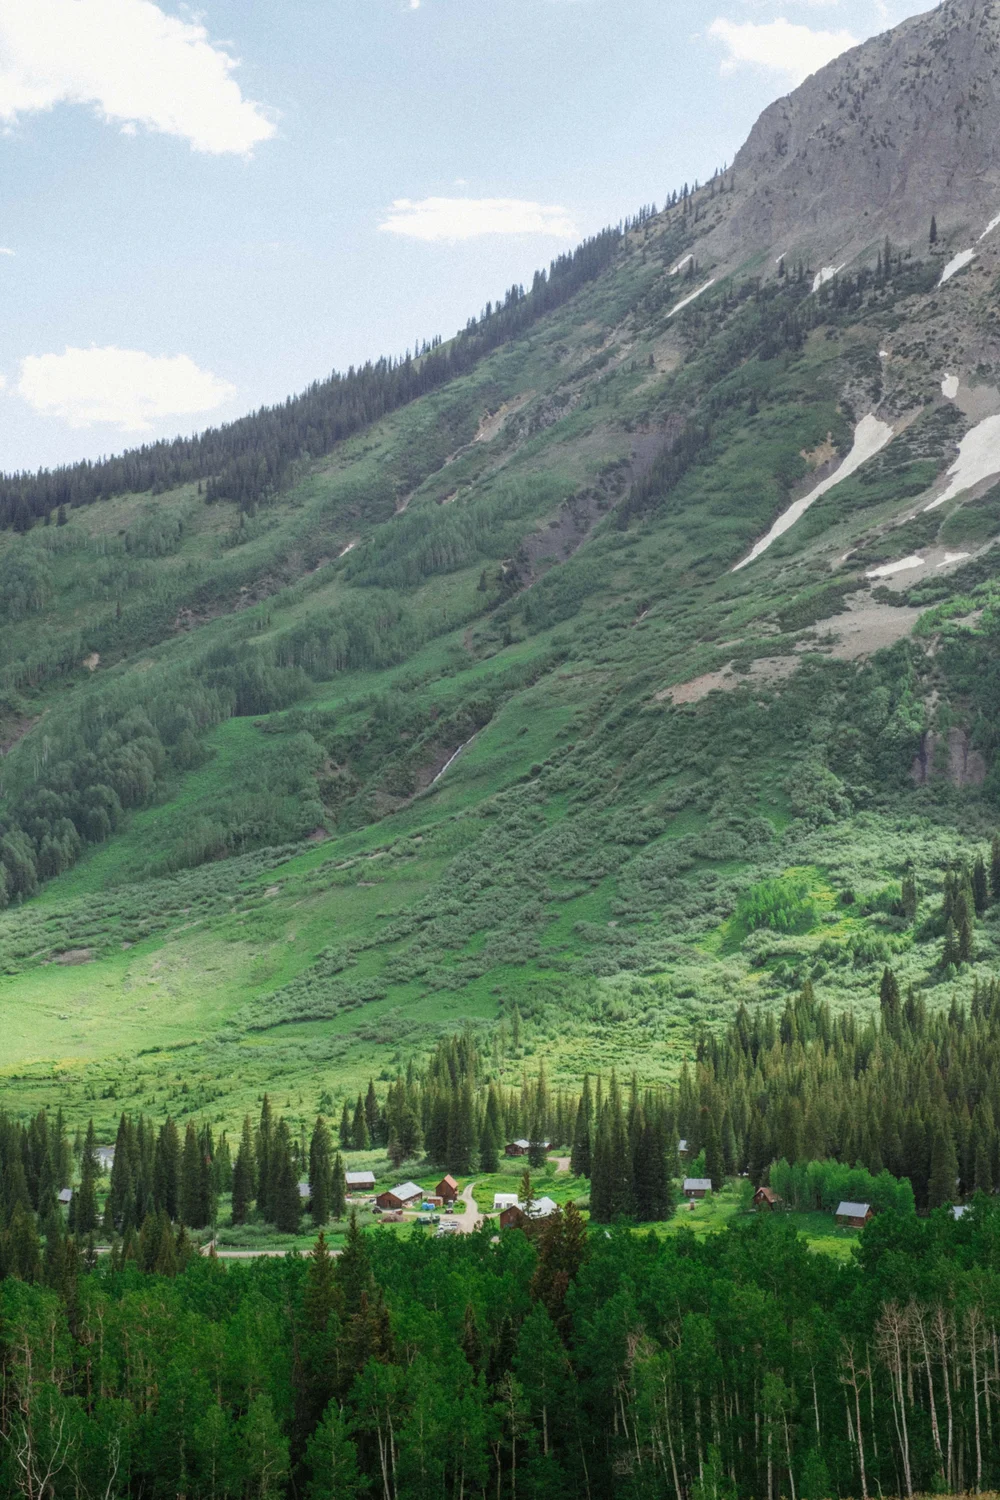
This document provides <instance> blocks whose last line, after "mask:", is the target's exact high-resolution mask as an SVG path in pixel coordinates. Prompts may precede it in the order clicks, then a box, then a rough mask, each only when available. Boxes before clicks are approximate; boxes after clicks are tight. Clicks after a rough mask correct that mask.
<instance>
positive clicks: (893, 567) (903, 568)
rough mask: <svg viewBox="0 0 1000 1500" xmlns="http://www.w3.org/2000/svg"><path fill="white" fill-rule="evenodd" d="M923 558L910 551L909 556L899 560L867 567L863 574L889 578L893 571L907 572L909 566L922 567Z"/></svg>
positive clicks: (871, 576) (868, 576)
mask: <svg viewBox="0 0 1000 1500" xmlns="http://www.w3.org/2000/svg"><path fill="white" fill-rule="evenodd" d="M924 561H925V559H924V558H922V557H918V556H917V554H916V553H915V552H911V553H910V555H909V557H901V558H900V559H899V562H894V563H883V564H882V566H881V567H880V568H869V570H868V572H867V573H866V574H865V577H866V578H891V577H892V575H893V574H894V573H907V572H909V570H910V568H922V567H923V565H924Z"/></svg>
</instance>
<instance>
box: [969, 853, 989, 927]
mask: <svg viewBox="0 0 1000 1500" xmlns="http://www.w3.org/2000/svg"><path fill="white" fill-rule="evenodd" d="M972 899H973V902H974V904H975V908H976V916H977V917H981V916H982V915H983V912H984V911H985V910H986V908H987V907H988V906H989V904H990V883H989V879H988V878H987V875H986V865H985V862H984V860H983V856H982V855H981V854H977V855H976V860H975V864H974V865H973V866H972Z"/></svg>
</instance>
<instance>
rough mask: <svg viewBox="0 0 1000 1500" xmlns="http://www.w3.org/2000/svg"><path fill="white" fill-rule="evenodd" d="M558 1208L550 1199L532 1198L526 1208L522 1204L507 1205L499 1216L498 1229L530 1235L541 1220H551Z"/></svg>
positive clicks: (503, 1195) (500, 1195) (501, 1194)
mask: <svg viewBox="0 0 1000 1500" xmlns="http://www.w3.org/2000/svg"><path fill="white" fill-rule="evenodd" d="M507 1196H508V1194H506V1193H498V1194H497V1197H502V1198H505V1197H507ZM558 1206H559V1205H558V1204H557V1203H555V1202H554V1201H553V1200H552V1199H551V1198H533V1199H532V1200H531V1205H530V1207H528V1208H526V1207H525V1205H524V1204H523V1203H509V1204H508V1205H507V1207H506V1208H505V1209H503V1210H502V1212H501V1214H500V1227H501V1229H523V1230H524V1231H525V1233H530V1232H531V1231H532V1230H533V1229H534V1228H536V1226H537V1225H538V1224H539V1223H540V1222H541V1221H542V1220H544V1219H548V1218H551V1216H552V1215H553V1214H554V1213H555V1212H556V1210H557V1208H558Z"/></svg>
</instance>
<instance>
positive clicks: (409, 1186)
mask: <svg viewBox="0 0 1000 1500" xmlns="http://www.w3.org/2000/svg"><path fill="white" fill-rule="evenodd" d="M389 1192H390V1193H392V1195H393V1197H395V1198H398V1199H399V1201H400V1202H401V1203H409V1201H410V1199H411V1198H422V1197H423V1196H424V1190H423V1188H422V1187H418V1186H417V1184H416V1183H415V1182H401V1183H400V1184H399V1187H394V1188H390V1189H389Z"/></svg>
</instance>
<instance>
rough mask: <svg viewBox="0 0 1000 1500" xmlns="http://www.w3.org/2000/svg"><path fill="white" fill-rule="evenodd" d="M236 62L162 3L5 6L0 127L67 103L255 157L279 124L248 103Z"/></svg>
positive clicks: (127, 0)
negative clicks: (257, 147)
mask: <svg viewBox="0 0 1000 1500" xmlns="http://www.w3.org/2000/svg"><path fill="white" fill-rule="evenodd" d="M236 66H237V63H236V61H235V60H234V59H233V58H232V57H230V56H229V54H228V53H227V52H224V51H223V50H222V49H221V47H219V46H218V45H215V44H213V43H212V42H211V41H210V40H209V36H208V32H207V31H206V30H205V27H204V26H203V25H202V24H201V23H200V22H197V21H188V20H181V19H179V18H178V17H177V16H168V15H166V14H165V13H164V12H163V11H162V10H161V9H160V7H159V6H158V5H155V4H153V0H0V121H4V122H6V123H7V124H8V125H9V124H12V123H13V122H14V121H16V120H17V118H18V117H19V116H20V115H24V114H29V113H31V112H33V111H35V110H46V109H52V108H54V107H55V105H57V104H89V105H93V106H94V107H95V109H96V111H97V113H98V115H99V116H100V117H101V118H102V119H104V120H106V121H107V122H108V123H113V124H117V125H120V126H121V127H122V128H123V129H124V130H125V131H126V132H134V130H135V127H136V125H145V126H147V127H148V128H149V129H150V130H157V131H160V132H162V133H163V134H164V135H175V136H180V137H181V138H182V139H183V140H187V141H189V142H190V143H191V146H192V147H193V148H194V150H196V151H206V152H210V153H212V154H215V155H222V154H224V153H226V152H235V153H237V154H238V155H242V154H245V153H246V152H248V151H250V150H252V148H253V147H254V146H255V145H257V144H258V143H259V142H260V141H266V140H268V139H269V138H270V137H271V136H272V135H274V131H275V126H274V122H273V121H272V120H271V119H269V118H268V116H267V115H266V114H265V113H264V111H263V110H262V109H261V107H260V106H259V105H258V104H254V103H253V102H252V101H251V100H249V99H244V97H243V95H242V94H241V92H240V88H239V85H238V84H237V83H236V81H235V79H234V78H233V76H232V75H233V70H234V69H235V68H236Z"/></svg>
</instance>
